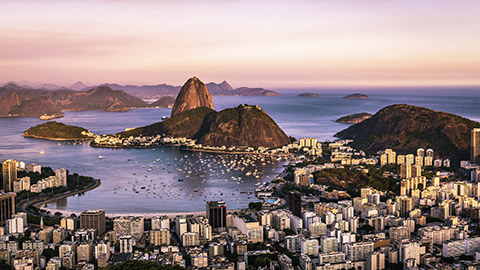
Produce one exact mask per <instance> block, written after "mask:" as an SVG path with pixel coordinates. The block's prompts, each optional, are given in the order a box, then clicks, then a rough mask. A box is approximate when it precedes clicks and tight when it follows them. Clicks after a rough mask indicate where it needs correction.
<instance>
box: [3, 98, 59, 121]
mask: <svg viewBox="0 0 480 270" xmlns="http://www.w3.org/2000/svg"><path fill="white" fill-rule="evenodd" d="M42 115H49V116H51V115H55V116H56V117H59V116H63V113H62V111H61V110H60V109H59V108H58V107H57V106H56V105H55V104H54V103H53V101H52V100H51V99H50V97H48V96H39V97H34V98H27V99H21V98H20V96H19V95H18V94H17V93H15V92H13V93H12V94H10V95H8V96H5V97H4V98H3V99H1V100H0V116H31V117H39V116H42Z"/></svg>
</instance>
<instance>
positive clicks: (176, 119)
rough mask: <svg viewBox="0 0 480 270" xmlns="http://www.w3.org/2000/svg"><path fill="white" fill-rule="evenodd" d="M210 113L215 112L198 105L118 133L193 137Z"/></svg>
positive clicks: (123, 135)
mask: <svg viewBox="0 0 480 270" xmlns="http://www.w3.org/2000/svg"><path fill="white" fill-rule="evenodd" d="M211 113H215V111H214V110H212V109H210V108H207V107H199V108H196V109H193V110H189V111H186V112H183V113H180V114H177V115H174V116H172V117H170V118H168V119H166V120H165V121H162V122H158V123H155V124H152V125H149V126H144V127H139V128H135V129H132V130H129V131H125V132H121V133H119V135H120V136H121V137H129V136H140V135H143V136H152V135H157V134H160V135H166V136H172V137H184V138H192V139H193V138H196V137H198V136H199V134H198V133H199V131H200V128H201V127H202V123H203V120H204V118H205V117H206V116H207V115H208V114H211Z"/></svg>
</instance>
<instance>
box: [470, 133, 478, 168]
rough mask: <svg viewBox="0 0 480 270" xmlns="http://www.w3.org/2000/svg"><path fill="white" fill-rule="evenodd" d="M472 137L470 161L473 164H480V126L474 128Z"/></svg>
mask: <svg viewBox="0 0 480 270" xmlns="http://www.w3.org/2000/svg"><path fill="white" fill-rule="evenodd" d="M470 139H471V150H470V162H471V163H473V164H480V128H474V129H472V133H471V136H470Z"/></svg>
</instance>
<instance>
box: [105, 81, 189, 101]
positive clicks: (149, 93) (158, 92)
mask: <svg viewBox="0 0 480 270" xmlns="http://www.w3.org/2000/svg"><path fill="white" fill-rule="evenodd" d="M102 85H103V86H108V87H110V88H112V89H115V90H123V91H125V92H127V93H128V94H130V95H133V96H136V97H140V98H160V97H162V96H175V95H177V94H178V91H179V90H180V88H181V87H180V86H173V85H168V84H158V85H142V86H137V85H119V84H112V83H107V84H102Z"/></svg>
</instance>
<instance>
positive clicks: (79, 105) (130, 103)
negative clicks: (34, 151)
mask: <svg viewBox="0 0 480 270" xmlns="http://www.w3.org/2000/svg"><path fill="white" fill-rule="evenodd" d="M12 93H16V94H18V96H20V97H21V98H22V99H27V98H30V99H31V98H38V97H41V96H47V97H49V98H50V99H51V101H52V102H53V103H54V104H55V105H56V106H57V107H58V108H60V109H62V110H72V111H89V110H100V111H127V110H129V108H134V107H147V105H148V104H147V103H146V102H144V101H143V100H141V99H140V98H137V97H134V96H131V95H129V94H127V93H125V92H124V91H121V90H112V89H111V88H109V87H106V86H101V87H95V88H93V89H90V90H88V91H73V90H55V91H50V90H44V89H30V88H23V87H20V86H18V85H15V84H7V85H5V86H3V87H0V98H2V97H6V96H8V95H10V94H12Z"/></svg>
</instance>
